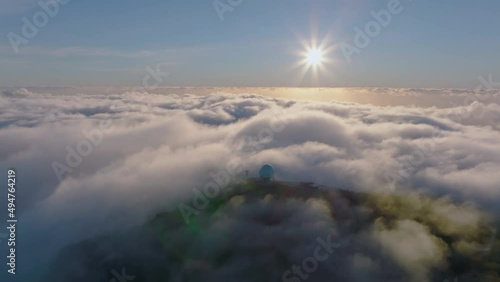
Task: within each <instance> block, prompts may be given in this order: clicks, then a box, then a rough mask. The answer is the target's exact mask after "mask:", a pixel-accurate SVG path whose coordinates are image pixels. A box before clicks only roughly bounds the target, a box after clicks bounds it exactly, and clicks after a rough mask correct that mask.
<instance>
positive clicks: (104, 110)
mask: <svg viewBox="0 0 500 282" xmlns="http://www.w3.org/2000/svg"><path fill="white" fill-rule="evenodd" d="M77 91H78V92H80V93H81V92H85V91H84V89H83V90H82V89H78V90H77ZM177 91H178V92H180V91H183V89H177ZM47 92H48V91H47ZM113 92H114V90H113V89H111V90H109V91H108V92H107V93H105V94H104V93H100V94H99V93H93V94H73V95H71V94H64V93H59V94H57V95H54V94H50V93H37V92H36V91H35V90H34V89H30V88H28V89H25V88H22V89H7V90H4V91H3V92H2V93H3V94H0V140H1V142H2V146H1V147H0V166H1V167H2V169H4V168H7V167H13V168H16V169H18V171H19V175H20V177H22V182H21V183H22V185H23V188H22V189H19V192H18V194H19V202H20V203H21V206H22V207H23V209H22V210H20V213H21V216H22V218H23V220H24V222H25V224H26V225H27V226H29V228H30V230H32V232H38V231H40V230H43V229H44V226H52V227H53V228H55V229H54V230H56V231H54V230H51V232H56V233H57V234H58V236H55V237H54V238H53V240H54V242H52V243H51V244H47V245H46V246H45V247H46V248H50V250H56V249H57V248H56V247H55V246H60V245H63V244H66V243H69V242H75V241H77V240H80V239H83V238H88V237H90V236H93V235H95V234H97V233H99V232H101V231H102V229H106V228H113V225H121V226H124V225H125V224H124V221H123V220H124V219H126V223H127V224H126V225H134V224H138V223H141V222H142V221H143V220H144V218H146V217H148V216H150V215H151V214H152V213H154V212H155V211H157V210H161V209H163V208H165V207H167V206H169V205H175V204H176V203H178V202H179V201H181V200H185V199H187V198H188V197H189V196H190V195H191V189H192V188H195V187H200V186H203V185H204V184H205V183H207V182H208V181H210V176H209V175H208V174H209V172H211V171H218V170H220V169H222V168H223V167H225V166H226V164H227V163H228V162H229V161H230V160H232V161H236V162H237V163H239V164H241V166H242V167H243V169H248V170H250V171H251V174H252V175H255V174H256V171H257V169H258V167H259V165H261V164H262V163H272V164H273V165H275V167H276V169H277V178H278V179H281V180H285V181H313V182H317V183H320V184H324V185H327V186H333V187H339V188H343V189H351V190H356V191H375V192H390V191H392V189H397V190H396V191H398V192H402V191H405V190H406V189H408V190H418V191H427V192H430V193H433V194H436V195H443V194H446V195H450V196H451V197H454V198H456V199H459V200H467V201H471V202H475V203H476V204H479V205H483V207H485V208H488V209H489V210H490V211H493V212H498V210H497V209H496V208H495V204H496V203H497V202H498V200H499V198H500V191H499V190H498V183H500V176H499V174H498V171H500V148H499V145H498V144H499V143H498V140H499V139H500V131H499V128H498V124H499V121H500V106H499V105H498V104H493V103H491V104H484V103H480V102H475V103H473V104H470V105H466V106H459V107H455V108H444V109H439V108H417V107H412V108H407V107H403V106H396V107H378V106H372V105H361V104H352V103H340V102H311V101H296V100H287V99H277V98H272V97H265V96H258V95H249V94H239V95H233V94H212V95H189V94H168V95H160V94H146V93H137V92H133V91H129V92H126V93H123V94H120V93H118V92H117V93H113ZM276 110H280V111H284V112H285V114H284V115H282V116H279V117H277V116H276V113H275V111H276ZM454 117H455V118H454ZM456 117H459V118H456ZM277 118H278V119H279V120H280V122H282V123H284V124H285V126H284V127H283V128H282V130H279V132H274V133H273V134H272V136H271V138H269V135H266V138H263V136H260V135H262V134H261V133H262V129H263V128H267V127H269V126H270V124H271V122H273V121H276V119H277ZM107 120H110V121H111V122H112V130H111V131H110V132H107V133H104V134H103V139H102V143H101V144H100V145H98V146H96V147H95V148H94V149H93V151H92V152H91V153H90V155H88V156H85V157H83V160H82V163H81V165H79V166H78V167H76V168H75V169H74V170H73V171H72V172H71V173H70V174H67V175H65V176H66V178H65V179H64V180H63V181H62V182H59V180H58V179H57V176H56V174H55V173H54V171H53V170H52V168H51V164H52V163H53V162H60V163H63V164H64V163H65V159H66V157H67V146H69V147H71V148H76V147H77V145H78V144H79V142H80V141H81V140H84V139H86V138H87V137H85V135H84V134H83V131H84V130H85V131H92V130H95V129H96V128H98V123H99V122H100V121H107ZM259 137H262V138H261V140H259ZM248 138H250V139H252V138H253V139H254V143H253V145H252V146H254V147H255V148H257V149H256V154H255V155H254V156H253V157H252V158H248V157H247V156H244V154H242V152H241V149H242V145H243V144H247V145H248ZM421 148H424V149H421ZM415 151H418V152H423V153H422V154H421V156H420V157H421V159H419V160H418V161H415V160H414V158H415V157H416V156H415ZM412 158H413V161H410V162H409V161H408V160H412ZM387 171H393V172H394V171H395V172H397V173H399V172H400V171H402V172H403V173H402V175H405V177H403V178H402V179H401V181H399V182H396V183H388V182H387V179H386V178H385V174H386V172H387ZM440 213H446V211H443V210H441V211H440ZM453 213H460V211H459V210H455V211H453ZM453 220H454V221H455V222H458V223H457V224H459V223H460V221H461V218H456V217H455V218H454V219H453ZM463 220H465V219H463ZM471 220H473V219H471ZM89 226H92V227H91V228H89ZM417 231H418V232H417ZM381 232H382V231H381ZM383 232H386V233H383ZM383 232H382V233H380V234H382V235H383V236H382V235H380V234H379V235H380V236H379V235H376V236H375V238H378V240H381V242H382V243H387V242H389V241H397V240H396V239H398V238H399V237H401V236H400V234H410V235H411V234H414V236H417V237H418V236H421V237H418V238H413V239H419V240H420V239H422V240H420V241H419V242H421V244H423V245H422V246H420V245H418V246H417V245H415V246H413V247H411V249H402V248H399V247H397V246H396V247H394V246H393V247H394V250H393V251H394V254H393V255H394V256H396V257H398V258H399V261H400V262H401V263H406V264H412V265H414V264H415V263H416V262H415V261H411V260H410V261H404V260H403V259H401V258H400V257H399V256H400V254H399V253H397V251H398V250H400V251H401V252H405V251H406V252H417V251H418V252H419V253H417V254H416V256H414V257H413V259H415V260H417V261H418V263H421V262H423V261H427V260H429V261H431V262H430V263H431V264H433V265H434V264H435V263H437V262H438V261H440V260H441V258H442V256H443V255H444V251H442V250H440V249H439V244H438V243H437V242H435V240H434V239H433V238H432V237H431V236H430V235H428V234H427V233H426V230H425V229H422V227H421V226H419V225H418V224H417V223H415V222H401V223H400V224H399V225H398V226H397V227H396V229H395V230H394V231H383ZM450 232H452V231H450ZM419 234H420V235H419ZM377 236H378V237H377ZM405 236H406V235H405ZM412 236H413V235H412ZM56 237H57V238H56ZM410 237H411V236H410ZM410 237H408V238H410ZM383 238H392V239H390V240H389V239H383ZM411 238H412V237H411ZM411 238H410V239H411ZM410 239H408V240H410ZM413 239H411V240H413ZM387 240H389V241H387ZM29 242H30V244H28V243H27V244H26V245H27V246H30V247H33V246H35V245H39V244H40V242H39V240H38V239H37V238H31V239H30V240H29ZM405 246H406V245H405ZM393 247H391V248H393ZM405 248H406V247H405ZM408 248H410V247H408ZM45 251H48V250H47V249H46V250H45ZM405 257H406V256H405ZM436 260H437V261H436ZM352 261H353V262H355V263H354V265H355V266H356V267H357V268H364V269H372V270H373V271H375V269H378V266H377V262H374V261H371V260H370V259H369V258H368V257H365V256H364V255H362V254H359V255H358V256H355V257H353V258H352ZM421 267H422V269H421V270H419V271H418V273H419V274H418V275H421V273H426V269H427V268H426V267H427V265H426V264H425V263H423V264H422V266H421ZM418 275H417V274H416V276H415V277H417V278H418V277H420V276H418ZM424 276H425V275H424Z"/></svg>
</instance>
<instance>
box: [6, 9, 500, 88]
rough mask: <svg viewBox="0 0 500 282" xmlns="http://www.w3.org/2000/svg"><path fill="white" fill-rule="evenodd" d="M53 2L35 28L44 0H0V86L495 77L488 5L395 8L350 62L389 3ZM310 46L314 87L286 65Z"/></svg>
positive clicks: (400, 83)
mask: <svg viewBox="0 0 500 282" xmlns="http://www.w3.org/2000/svg"><path fill="white" fill-rule="evenodd" d="M60 1H61V2H64V1H66V2H68V3H67V4H64V5H62V4H61V5H59V7H58V11H55V12H54V13H52V12H50V11H49V12H50V14H51V15H48V16H47V19H48V21H47V23H46V24H44V22H43V20H44V18H43V17H44V15H46V14H47V12H44V10H43V9H42V8H41V6H39V5H38V4H37V3H38V2H41V3H45V2H47V0H42V1H36V0H21V1H15V0H0V33H1V34H2V39H1V41H0V65H1V67H0V85H4V86H16V85H17V86H24V85H33V86H41V85H52V86H60V85H115V86H116V85H118V86H120V85H126V86H128V85H130V86H133V85H136V86H140V85H141V84H142V80H143V78H144V76H145V75H147V71H146V67H147V66H151V67H152V68H153V69H154V68H156V65H157V64H161V66H160V70H161V71H163V72H169V73H170V74H171V75H170V76H169V77H168V78H167V79H164V80H163V81H162V85H179V86H188V85H189V86H312V85H314V86H335V87H350V86H356V87H357V86H363V87H369V86H377V87H443V88H445V87H457V88H473V87H475V86H476V85H477V83H478V82H477V77H478V76H480V75H483V76H484V75H488V74H493V75H494V76H497V75H499V74H500V65H499V64H498V62H499V58H500V52H499V50H500V29H499V27H500V17H499V16H498V14H499V12H500V2H499V1H498V0H479V1H469V0H433V1H431V0H414V1H410V0H401V1H400V4H399V6H396V4H393V5H395V6H393V11H399V12H397V13H392V14H391V20H390V21H388V22H387V24H385V23H384V25H386V26H385V27H384V26H380V25H379V26H378V27H380V30H376V29H373V30H372V35H373V37H372V38H370V42H369V44H366V46H361V48H358V51H359V52H358V53H355V54H352V56H350V60H351V61H350V62H348V60H347V59H346V56H345V55H344V52H343V49H342V47H345V46H347V45H346V44H350V46H352V47H356V46H357V47H360V45H356V41H355V40H354V38H355V35H356V31H355V28H356V27H358V28H360V29H362V30H364V29H365V27H366V26H367V24H368V23H369V22H370V21H372V20H374V17H373V15H372V13H371V12H372V11H376V12H378V11H380V10H383V9H384V10H388V5H389V3H391V0H380V1H368V0H360V1H352V0H328V1H327V0H308V1H305V0H286V1H285V0H271V1H270V0H252V1H250V0H243V1H240V0H221V1H220V2H218V7H219V9H220V10H219V12H217V9H216V7H214V2H213V1H212V0H203V1H200V0H141V1H137V0H119V1H118V0H106V1H97V0H87V1H76V0H69V1H68V0H60ZM392 1H395V0H392ZM239 2H241V3H239ZM216 3H217V2H216ZM231 3H232V6H234V7H230V6H224V5H231ZM224 7H226V8H227V7H230V9H231V10H227V11H225V12H223V11H224ZM395 7H397V8H395ZM34 16H35V23H34ZM23 17H26V19H27V20H28V21H29V22H30V24H32V23H34V25H37V22H38V26H39V27H38V28H37V29H38V31H36V32H33V31H32V30H29V28H25V32H24V33H23V30H22V28H23V26H25V25H27V24H25V23H24V22H23ZM40 22H41V23H40ZM372 27H374V26H373V25H372ZM374 28H376V27H374ZM27 30H28V33H27V32H26V31H27ZM30 32H31V33H32V34H30ZM9 34H10V35H9ZM14 34H15V36H14ZM29 37H31V38H29ZM13 38H14V39H13ZM311 38H317V39H318V41H322V40H323V39H325V41H324V42H325V45H324V46H325V47H326V48H329V49H330V52H329V53H328V54H325V57H327V58H328V59H329V60H330V63H328V64H325V66H324V67H325V70H323V71H319V73H318V79H317V80H314V79H313V75H312V73H311V72H308V73H306V74H305V75H303V76H302V77H301V68H300V67H294V66H295V65H296V64H297V62H299V61H300V60H302V59H303V56H302V55H301V54H300V52H301V51H303V50H304V46H303V42H306V43H308V42H311ZM10 41H13V42H17V43H18V46H17V47H18V51H19V52H18V53H17V54H16V53H15V52H14V48H13V47H12V44H11V42H10ZM358 43H359V42H358ZM14 45H16V44H14ZM351 50H352V49H351ZM344 51H345V48H344Z"/></svg>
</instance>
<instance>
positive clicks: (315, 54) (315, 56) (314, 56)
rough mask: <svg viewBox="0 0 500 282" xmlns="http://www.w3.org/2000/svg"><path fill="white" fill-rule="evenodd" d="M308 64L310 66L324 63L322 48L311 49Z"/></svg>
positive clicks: (307, 55)
mask: <svg viewBox="0 0 500 282" xmlns="http://www.w3.org/2000/svg"><path fill="white" fill-rule="evenodd" d="M306 61H307V64H308V65H310V66H320V65H321V64H323V61H324V58H323V51H321V50H320V49H310V50H308V51H307V54H306Z"/></svg>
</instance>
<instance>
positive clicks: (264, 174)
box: [259, 164, 274, 181]
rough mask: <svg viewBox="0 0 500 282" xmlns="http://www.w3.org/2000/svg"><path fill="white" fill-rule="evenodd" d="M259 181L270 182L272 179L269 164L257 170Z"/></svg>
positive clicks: (271, 168)
mask: <svg viewBox="0 0 500 282" xmlns="http://www.w3.org/2000/svg"><path fill="white" fill-rule="evenodd" d="M259 176H260V179H262V180H265V181H270V180H273V179H274V168H273V167H272V166H271V165H270V164H266V165H263V166H262V167H261V168H260V170H259Z"/></svg>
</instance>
